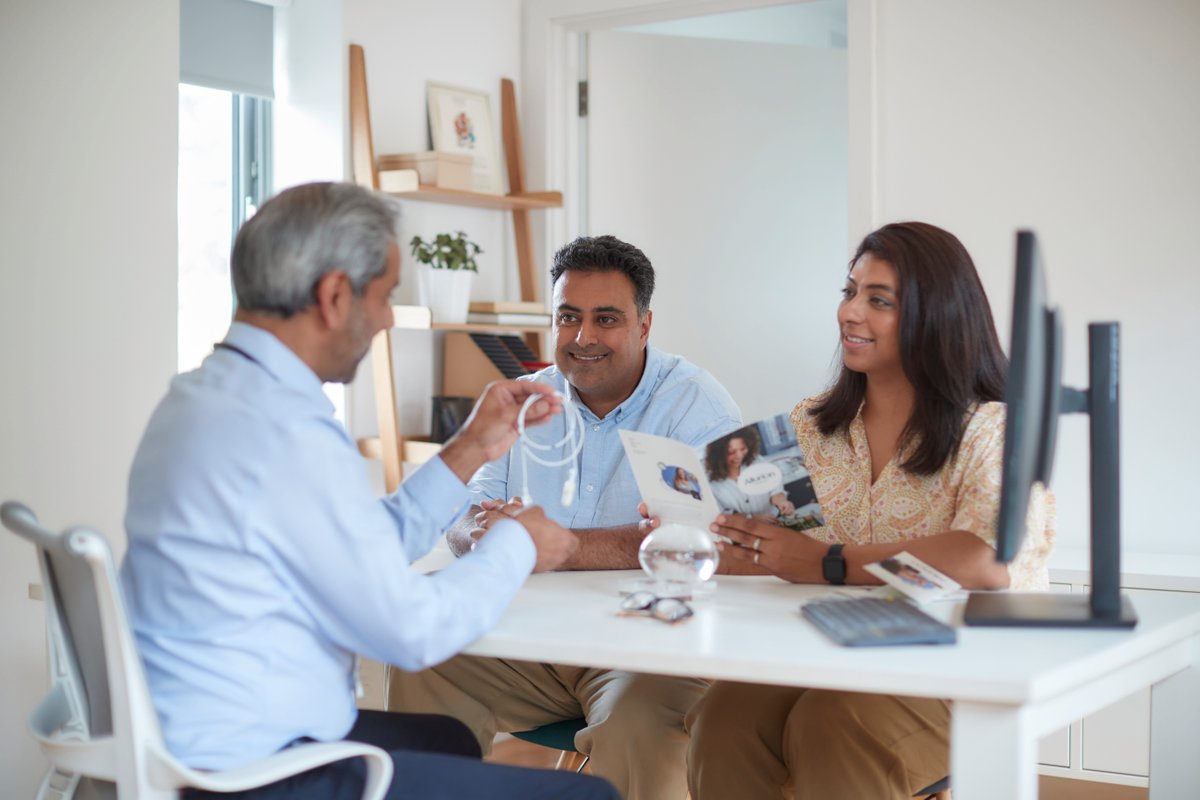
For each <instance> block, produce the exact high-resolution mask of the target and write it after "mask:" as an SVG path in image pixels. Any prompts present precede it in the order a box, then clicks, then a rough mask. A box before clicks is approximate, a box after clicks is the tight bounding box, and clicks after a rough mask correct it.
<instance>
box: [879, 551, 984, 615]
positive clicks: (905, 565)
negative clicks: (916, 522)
mask: <svg viewBox="0 0 1200 800" xmlns="http://www.w3.org/2000/svg"><path fill="white" fill-rule="evenodd" d="M863 569H865V570H866V571H867V572H869V573H871V574H872V575H874V576H875V577H877V578H879V579H880V580H882V581H883V582H884V583H886V584H887V585H888V586H890V587H892V588H893V589H896V590H897V591H899V592H900V593H901V594H903V595H904V596H905V597H909V598H912V599H913V600H915V601H916V602H917V603H931V602H933V601H935V600H949V599H952V598H954V597H957V596H958V595H959V594H961V589H962V587H961V586H960V585H959V584H958V583H956V582H955V580H954V579H953V578H951V577H949V576H947V575H943V574H942V573H941V572H938V571H937V570H936V569H934V568H933V567H931V566H929V565H928V564H926V563H925V562H924V561H922V560H921V559H919V558H917V557H916V556H914V555H912V554H911V553H909V552H907V551H902V552H899V553H896V555H894V556H891V557H890V558H885V559H883V560H882V561H876V562H875V563H873V564H867V565H866V566H864V567H863Z"/></svg>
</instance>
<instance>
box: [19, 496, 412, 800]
mask: <svg viewBox="0 0 1200 800" xmlns="http://www.w3.org/2000/svg"><path fill="white" fill-rule="evenodd" d="M0 520H2V521H3V523H4V526H5V527H7V528H8V529H9V530H11V531H12V532H14V533H16V534H17V535H18V536H21V537H22V538H24V539H26V540H28V541H29V542H31V543H32V544H33V545H34V547H36V548H37V552H38V561H39V562H40V565H41V570H42V579H43V583H44V597H45V602H46V623H47V636H48V639H49V645H50V669H51V673H52V681H53V686H52V688H51V690H50V693H49V694H48V695H47V696H46V698H45V699H44V700H43V701H42V702H41V704H40V705H39V706H38V708H37V710H36V711H34V713H33V716H32V717H31V718H30V721H29V725H30V728H31V730H32V732H33V735H34V737H35V738H37V740H38V742H39V743H40V744H41V748H42V752H43V753H45V755H46V757H47V758H48V759H49V761H50V764H51V767H50V771H49V772H48V773H47V774H46V777H45V779H44V780H43V781H42V785H41V788H40V789H39V791H38V794H37V798H38V800H43V799H46V800H66V799H67V798H73V797H75V796H76V791H77V790H79V791H80V796H82V795H83V794H88V793H94V794H99V795H108V796H111V794H112V790H113V784H115V788H116V794H117V796H118V797H120V799H121V800H133V799H134V798H136V799H137V800H160V799H161V800H165V799H166V798H176V797H178V794H179V790H180V789H182V788H185V787H192V788H196V789H205V790H208V791H214V792H236V791H244V790H246V789H253V788H256V787H258V786H263V785H265V784H268V783H273V782H275V781H279V780H282V779H284V778H287V777H289V776H292V775H295V774H298V773H301V772H305V771H307V770H310V769H313V768H315V767H319V766H323V765H325V764H330V763H332V762H335V761H341V760H343V759H347V758H355V757H361V758H363V759H365V760H366V765H367V779H366V785H365V788H364V790H363V798H364V800H381V798H382V797H383V796H384V794H385V793H386V792H387V789H388V787H389V786H390V785H391V779H392V769H393V768H392V760H391V758H390V757H389V756H388V754H387V753H385V752H384V751H383V750H381V749H379V748H378V747H372V746H371V745H367V744H360V743H357V742H333V743H315V744H304V745H299V746H296V747H291V748H288V749H286V750H283V751H282V752H279V753H276V754H275V755H272V756H270V757H268V758H265V759H262V760H261V761H258V762H256V763H254V764H251V765H249V766H245V767H239V768H237V769H231V770H225V771H223V772H206V771H202V770H194V769H190V768H188V767H186V766H184V765H183V764H182V763H180V762H179V761H178V759H176V758H175V757H173V756H172V755H171V753H170V752H168V751H167V748H166V745H165V744H164V743H163V738H162V730H161V729H160V727H159V722H158V715H157V713H156V712H155V710H154V706H153V704H152V702H151V700H150V690H149V688H148V686H147V684H146V676H145V673H143V671H142V662H141V659H140V657H139V656H138V653H137V650H136V648H135V646H134V639H133V634H132V632H131V631H130V629H129V622H128V619H127V617H126V615H125V606H124V603H123V601H122V597H121V593H120V589H119V585H118V583H117V574H116V570H115V568H114V567H113V559H112V551H111V550H110V549H109V546H108V542H106V541H105V539H104V537H103V536H101V535H100V534H98V533H96V532H95V531H91V530H88V529H86V528H69V529H67V530H66V531H63V532H62V533H55V532H53V531H51V530H48V529H47V528H45V527H43V526H42V525H41V524H39V523H38V520H37V517H36V516H35V515H34V514H33V512H32V511H30V510H29V509H28V508H26V507H25V506H24V505H21V504H20V503H14V502H7V503H4V504H3V506H0Z"/></svg>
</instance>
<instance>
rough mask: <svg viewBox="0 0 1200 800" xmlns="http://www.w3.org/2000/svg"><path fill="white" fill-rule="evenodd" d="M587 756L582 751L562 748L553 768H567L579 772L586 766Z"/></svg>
mask: <svg viewBox="0 0 1200 800" xmlns="http://www.w3.org/2000/svg"><path fill="white" fill-rule="evenodd" d="M587 762H588V757H587V756H585V755H584V754H583V753H579V752H575V751H573V750H562V751H560V752H559V754H558V763H557V764H555V765H554V768H555V769H569V770H571V771H572V772H581V771H582V770H583V768H584V767H585V766H587Z"/></svg>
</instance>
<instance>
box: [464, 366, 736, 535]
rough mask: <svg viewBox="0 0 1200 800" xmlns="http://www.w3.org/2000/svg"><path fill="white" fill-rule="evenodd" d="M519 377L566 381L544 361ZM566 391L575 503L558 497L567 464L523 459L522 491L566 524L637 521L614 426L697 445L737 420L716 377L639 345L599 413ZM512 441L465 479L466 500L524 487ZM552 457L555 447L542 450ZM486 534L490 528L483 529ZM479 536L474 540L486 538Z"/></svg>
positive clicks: (633, 486)
mask: <svg viewBox="0 0 1200 800" xmlns="http://www.w3.org/2000/svg"><path fill="white" fill-rule="evenodd" d="M521 380H536V381H541V382H542V383H545V384H548V385H550V386H553V387H554V388H555V389H557V390H558V391H560V392H565V391H566V390H567V388H568V384H567V382H566V378H565V377H564V376H563V374H562V373H561V372H560V371H559V369H558V367H556V366H550V367H547V368H546V369H543V370H541V371H540V372H537V373H535V374H534V375H531V376H529V377H527V378H522V379H521ZM570 391H571V397H572V399H573V400H574V402H575V405H577V406H578V408H579V410H580V412H582V414H583V420H584V444H583V450H582V451H581V452H580V454H579V457H578V458H577V459H576V474H577V477H576V482H577V485H576V487H575V502H574V503H573V504H572V505H569V506H564V505H563V503H562V489H563V481H564V480H565V479H566V478H567V475H568V470H569V467H559V468H556V469H550V468H547V467H544V466H542V465H540V464H538V463H536V462H535V461H533V460H532V459H530V460H529V464H528V467H529V490H530V492H531V493H532V495H533V501H534V502H535V503H536V504H537V505H539V506H542V507H543V508H544V509H545V510H546V516H548V517H549V518H550V519H552V520H554V521H555V522H557V523H558V524H560V525H563V526H565V527H568V528H608V527H612V526H615V525H626V524H629V523H632V522H637V521H638V520H639V519H641V517H640V516H639V515H638V511H637V506H638V502H639V501H640V497H641V495H640V494H639V492H638V488H637V482H636V481H635V480H634V478H633V470H632V469H630V467H629V462H628V460H627V459H626V458H625V450H624V448H623V447H622V446H621V434H620V431H622V430H629V431H640V432H642V433H651V434H654V435H656V436H666V437H669V438H671V439H676V440H678V441H681V442H686V443H687V444H690V445H692V446H693V447H699V446H701V445H703V444H706V443H707V442H709V441H711V440H713V439H715V438H717V437H718V436H720V435H722V434H725V433H728V432H729V431H732V430H734V429H736V428H740V427H741V425H742V412H741V410H740V409H739V408H738V406H737V403H735V402H734V401H733V398H732V397H731V396H730V395H729V392H727V391H726V390H725V387H724V386H722V385H721V384H720V383H719V382H718V381H717V379H716V378H714V377H713V376H712V375H711V374H709V373H708V372H706V371H705V370H702V369H700V368H699V367H697V366H696V365H695V364H692V363H691V362H690V361H688V360H687V359H685V358H682V357H681V356H676V355H671V354H669V353H663V352H662V351H660V350H656V349H654V348H653V347H650V346H649V345H647V346H646V367H645V369H644V370H643V371H642V378H641V380H640V381H638V385H637V388H635V389H634V390H633V393H632V394H631V395H629V397H627V398H626V399H625V401H624V402H622V403H621V404H620V405H619V406H617V407H616V408H614V409H613V410H612V411H610V412H608V414H606V415H605V416H604V418H603V419H601V418H599V417H597V416H596V415H595V414H593V413H592V412H591V410H590V409H588V407H587V406H585V405H584V404H583V403H582V402H581V401H580V400H579V395H578V393H576V391H575V389H574V388H573V387H571V389H570ZM564 425H565V422H564V417H563V415H559V416H558V417H556V418H555V419H553V420H551V421H550V422H549V423H548V424H546V425H543V426H539V427H537V428H532V429H530V431H529V435H530V436H531V437H532V438H534V440H535V441H538V442H545V443H550V444H552V443H554V442H557V441H559V440H560V439H562V438H563V434H564V431H565V428H564ZM521 446H522V445H521V444H520V443H519V442H518V443H517V444H516V445H514V446H513V448H512V450H510V451H509V452H508V454H507V455H505V456H502V457H501V458H499V459H497V460H496V461H492V462H491V463H488V464H485V465H484V466H483V467H482V468H481V469H480V470H479V471H478V472H476V473H475V476H474V477H473V478H472V479H471V491H472V498H471V499H472V502H474V503H475V504H478V503H480V502H481V501H483V500H486V499H497V498H504V499H508V498H511V497H514V496H516V495H523V494H524V488H525V487H524V484H525V479H524V475H525V470H524V464H522V458H521ZM543 455H545V456H547V457H550V458H559V457H561V456H562V455H563V454H561V453H553V452H552V453H548V454H543ZM488 536H491V533H488ZM486 539H487V536H485V537H483V539H481V540H480V541H481V542H483V541H486Z"/></svg>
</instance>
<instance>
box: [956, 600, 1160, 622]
mask: <svg viewBox="0 0 1200 800" xmlns="http://www.w3.org/2000/svg"><path fill="white" fill-rule="evenodd" d="M1091 601H1092V598H1091V596H1090V595H1086V594H1061V593H1042V594H1037V593H1026V592H971V594H970V596H969V597H968V598H967V607H966V609H965V610H964V611H963V622H964V623H965V624H967V625H978V626H987V627H1000V628H1132V627H1134V626H1135V625H1137V613H1136V612H1135V611H1134V610H1133V604H1132V603H1130V602H1129V597H1128V596H1126V595H1121V612H1120V614H1115V615H1111V616H1097V615H1095V614H1094V613H1093V612H1092V604H1091Z"/></svg>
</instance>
